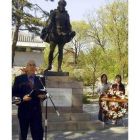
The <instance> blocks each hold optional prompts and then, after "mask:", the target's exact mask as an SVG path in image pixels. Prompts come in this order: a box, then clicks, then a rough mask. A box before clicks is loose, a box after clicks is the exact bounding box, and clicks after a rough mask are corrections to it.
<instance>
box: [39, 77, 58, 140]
mask: <svg viewBox="0 0 140 140" xmlns="http://www.w3.org/2000/svg"><path fill="white" fill-rule="evenodd" d="M39 80H40V82H41V84H42V86H43V88H44V89H45V92H46V95H45V97H44V99H42V102H43V101H45V100H46V115H45V140H47V127H48V120H47V119H48V118H47V103H48V98H49V99H50V101H51V103H52V104H53V107H54V109H55V111H56V114H57V115H58V116H59V115H60V114H59V111H58V109H57V108H56V106H55V104H54V103H53V101H52V99H51V96H50V95H49V93H48V91H47V89H46V87H45V86H44V84H43V83H42V81H41V79H40V77H39ZM46 81H47V80H46V78H45V83H46Z"/></svg>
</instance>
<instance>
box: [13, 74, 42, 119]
mask: <svg viewBox="0 0 140 140" xmlns="http://www.w3.org/2000/svg"><path fill="white" fill-rule="evenodd" d="M43 81H44V80H43ZM43 83H44V82H43ZM34 89H43V86H42V84H41V82H40V80H39V77H37V76H35V77H34ZM31 90H32V89H31V88H30V86H29V80H28V76H27V74H23V75H20V76H17V77H16V78H15V82H14V85H13V88H12V96H17V97H20V98H21V103H20V104H19V105H18V118H19V119H32V118H34V117H38V118H40V119H42V111H41V104H40V99H39V98H38V97H37V96H36V95H35V96H33V97H32V99H31V100H30V101H23V97H24V96H25V95H26V94H29V93H30V92H31Z"/></svg>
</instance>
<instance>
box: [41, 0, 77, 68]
mask: <svg viewBox="0 0 140 140" xmlns="http://www.w3.org/2000/svg"><path fill="white" fill-rule="evenodd" d="M66 5H67V3H66V1H65V0H60V1H59V2H58V7H57V9H55V10H51V11H50V16H49V18H48V20H47V22H46V26H45V28H43V30H42V33H41V38H42V39H43V40H44V42H48V43H49V44H50V52H49V57H48V59H49V62H48V68H47V70H51V69H52V61H53V53H54V50H55V47H56V45H58V71H62V70H61V64H62V60H63V48H64V45H65V44H66V43H68V42H69V41H71V40H72V38H73V37H74V36H75V31H72V27H71V24H70V18H69V14H68V12H67V11H66V10H65V6H66Z"/></svg>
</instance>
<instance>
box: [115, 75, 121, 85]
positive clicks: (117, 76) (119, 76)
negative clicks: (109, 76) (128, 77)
mask: <svg viewBox="0 0 140 140" xmlns="http://www.w3.org/2000/svg"><path fill="white" fill-rule="evenodd" d="M115 78H120V83H122V77H121V75H119V74H118V75H116V77H115Z"/></svg>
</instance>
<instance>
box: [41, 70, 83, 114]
mask: <svg viewBox="0 0 140 140" xmlns="http://www.w3.org/2000/svg"><path fill="white" fill-rule="evenodd" d="M45 74H46V75H45V79H46V87H47V88H49V89H54V90H57V89H64V90H65V91H66V90H67V89H71V91H72V96H71V99H70V100H71V106H65V105H64V106H63V105H62V106H57V105H56V107H57V108H58V110H59V112H60V113H82V112H83V111H82V108H83V83H82V82H77V81H76V80H75V78H70V77H69V76H68V75H69V73H68V72H65V73H63V72H49V71H48V72H46V73H45ZM56 96H57V95H56ZM65 96H67V95H65ZM48 100H50V99H48ZM52 100H53V97H52ZM62 102H63V101H62ZM54 104H55V102H54ZM44 111H45V106H44V107H43V112H44ZM47 112H48V113H55V109H54V107H53V106H52V107H49V106H48V107H47Z"/></svg>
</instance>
